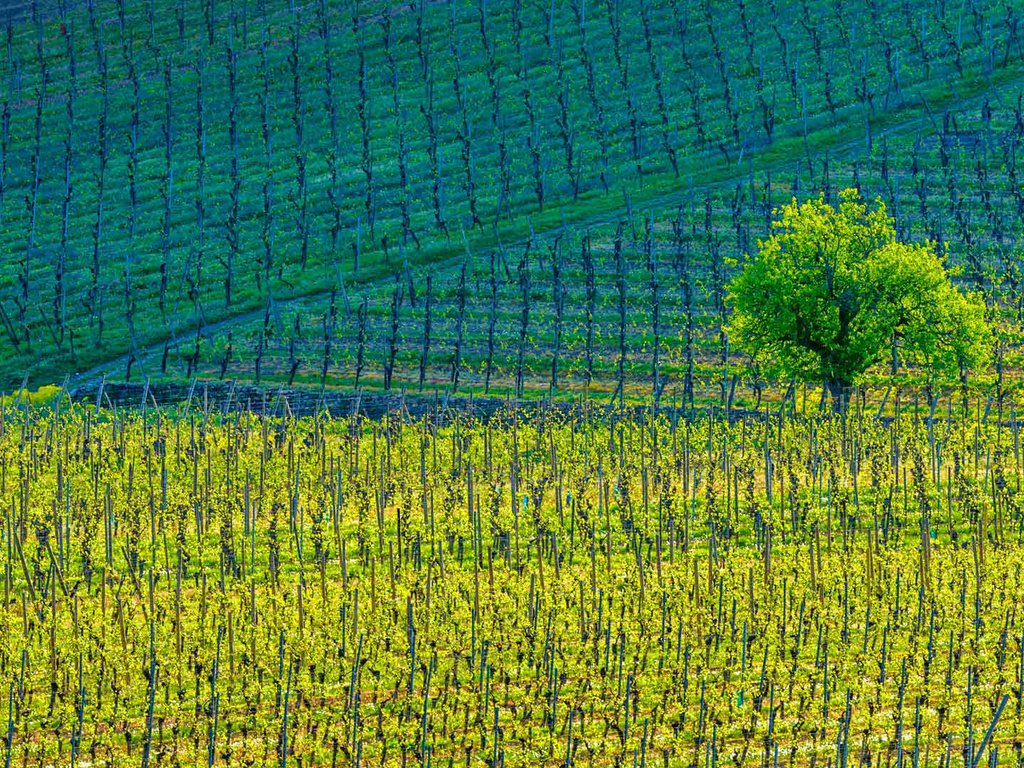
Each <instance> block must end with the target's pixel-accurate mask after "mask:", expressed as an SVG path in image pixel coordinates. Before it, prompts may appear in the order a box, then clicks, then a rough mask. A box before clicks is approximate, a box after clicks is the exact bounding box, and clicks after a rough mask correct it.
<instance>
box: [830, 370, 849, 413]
mask: <svg viewBox="0 0 1024 768" xmlns="http://www.w3.org/2000/svg"><path fill="white" fill-rule="evenodd" d="M849 387H850V384H849V382H845V381H840V380H839V379H833V378H828V379H825V391H826V392H827V393H828V397H829V400H830V401H831V403H832V413H835V414H840V413H842V412H843V409H844V408H845V407H846V392H847V391H848V390H849Z"/></svg>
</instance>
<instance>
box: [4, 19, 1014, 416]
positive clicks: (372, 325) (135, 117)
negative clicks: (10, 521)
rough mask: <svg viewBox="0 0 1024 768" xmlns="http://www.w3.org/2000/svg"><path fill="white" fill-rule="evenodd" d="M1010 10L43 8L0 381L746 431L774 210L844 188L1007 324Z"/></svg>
mask: <svg viewBox="0 0 1024 768" xmlns="http://www.w3.org/2000/svg"><path fill="white" fill-rule="evenodd" d="M1018 10H1019V9H1018V8H1017V7H1016V6H1015V4H1014V3H1011V2H991V3H984V2H976V3H971V4H969V5H967V6H964V5H961V4H955V3H948V2H929V3H915V4H913V5H911V4H908V3H896V2H888V1H887V0H881V1H879V2H860V1H857V2H831V1H830V2H817V1H816V0H805V2H802V3H796V2H792V3H791V2H781V3H780V2H770V3H744V2H741V1H739V2H735V3H729V2H724V3H718V2H716V3H700V2H682V1H681V0H679V1H675V2H659V3H655V2H639V3H621V2H619V3H616V2H610V1H609V2H593V1H591V2H589V3H582V2H580V1H579V0H575V1H574V2H565V3H562V2H559V3H550V4H548V3H533V2H528V3H524V2H500V3H497V2H491V3H487V2H484V0H480V1H479V2H451V3H425V2H419V3H411V4H407V5H402V4H385V3H375V2H361V3H358V4H355V3H348V2H346V3H336V2H330V3H328V2H323V3H317V2H313V3H309V4H297V3H295V2H291V3H288V4H285V3H270V2H255V1H254V0H235V1H234V2H230V3H229V2H225V1H224V0H209V2H204V3H200V2H192V1H191V0H190V1H189V2H180V3H179V2H177V1H176V0H168V2H166V3H163V4H161V3H155V2H143V1H141V0H140V2H134V3H129V2H126V3H113V2H107V0H98V1H97V2H93V3H90V4H86V3H73V2H66V3H65V2H61V3H54V2H50V1H49V0H47V1H46V2H42V1H41V2H39V3H38V4H37V6H33V5H27V6H26V8H25V9H23V10H22V11H21V12H13V13H12V14H10V18H9V20H8V22H7V34H6V41H7V42H6V55H0V70H2V78H3V82H4V92H3V102H4V103H3V121H2V128H3V130H2V147H0V149H2V153H0V214H2V222H3V226H2V238H3V240H2V242H3V256H2V258H3V263H4V269H3V271H2V273H0V308H2V310H3V312H2V313H0V321H2V326H3V329H2V332H0V374H2V383H3V385H4V386H5V387H6V388H7V389H11V388H14V387H17V386H19V385H20V384H21V383H22V381H23V380H24V379H25V377H26V376H27V379H28V384H29V386H30V387H36V386H40V385H43V384H48V383H55V384H60V383H61V382H62V381H63V380H64V377H65V376H68V375H70V376H71V378H72V383H73V384H76V385H77V384H82V383H88V382H90V381H95V380H96V379H98V378H99V377H100V376H102V375H107V376H108V377H109V378H110V379H111V380H113V379H117V380H124V379H128V380H130V381H134V382H138V383H140V384H142V383H143V382H145V380H147V379H149V380H150V381H152V382H154V383H156V382H159V381H162V380H163V381H188V380H191V379H193V378H195V377H200V378H203V377H207V378H225V379H227V380H240V381H250V382H258V383H260V384H261V385H270V386H273V387H279V386H281V385H292V386H296V387H299V386H309V387H313V388H318V389H319V388H320V387H322V386H325V387H329V388H335V387H342V388H351V387H352V386H353V385H356V384H358V386H360V387H363V388H388V387H390V388H393V389H399V388H405V389H408V390H417V389H419V388H421V387H422V388H424V389H427V390H430V391H437V390H440V391H451V390H454V389H457V390H460V391H473V392H480V391H482V390H484V389H487V390H489V391H490V392H492V393H498V394H507V393H510V392H515V391H517V390H519V391H521V392H522V393H523V394H524V395H525V394H529V393H531V392H533V393H540V392H548V391H551V390H555V391H556V392H566V391H567V390H571V389H575V388H578V387H580V386H581V385H583V384H585V383H589V384H590V385H591V388H592V389H593V390H596V391H603V392H605V393H607V394H611V393H614V392H615V391H616V390H617V389H618V388H619V386H620V382H621V383H622V385H623V390H624V392H625V394H627V395H629V396H639V395H646V394H650V393H651V392H658V393H661V394H662V396H663V397H670V396H675V397H677V398H679V399H689V398H690V397H691V396H695V397H696V398H698V399H700V398H707V397H715V398H717V397H721V393H722V391H723V390H725V391H726V393H727V394H728V391H732V392H733V394H734V396H735V398H736V399H737V400H739V401H751V402H753V401H755V400H756V392H755V391H754V388H755V387H756V386H757V385H758V383H759V382H758V380H757V376H756V372H753V371H751V370H749V368H748V367H747V366H746V364H745V362H744V361H743V360H742V359H740V358H739V357H737V356H736V355H734V354H733V353H732V350H730V349H729V348H728V346H727V339H726V337H725V336H724V334H721V333H720V321H721V317H722V313H723V305H722V296H723V293H724V285H725V283H726V281H727V280H728V278H729V277H730V276H731V274H732V273H733V272H734V270H735V263H736V260H737V259H741V258H742V256H743V255H744V254H745V253H749V252H751V251H752V250H753V248H754V246H755V243H756V240H757V239H758V238H759V237H763V236H765V234H766V233H767V232H768V230H769V225H770V219H771V210H772V208H773V206H776V205H778V204H779V203H780V202H785V201H787V200H788V199H789V198H790V197H791V196H793V195H797V196H804V195H808V194H812V195H813V194H816V193H818V192H819V191H821V192H823V193H824V194H825V195H826V197H828V198H830V199H832V198H833V197H834V195H835V193H836V192H837V190H838V189H840V188H842V187H844V186H850V185H857V186H859V187H860V188H861V189H862V190H863V192H864V195H865V196H866V197H868V198H874V197H876V196H877V197H879V198H881V199H882V200H883V201H885V202H886V204H887V206H888V208H889V212H890V213H891V214H892V215H893V216H894V217H895V219H896V222H897V227H898V230H899V231H900V233H901V234H902V235H904V236H906V237H909V238H912V239H924V238H930V239H934V240H937V241H939V242H941V243H943V244H944V246H943V247H944V248H947V249H948V254H949V262H950V264H951V265H953V266H956V267H959V268H960V269H961V277H960V279H961V280H962V281H964V282H965V283H967V284H969V285H972V286H976V287H978V288H981V289H982V290H984V291H986V292H987V293H988V294H989V296H990V297H991V303H992V306H993V308H994V311H995V312H996V313H997V314H1000V315H1006V316H1008V317H1009V316H1012V315H1014V314H1015V312H1016V309H1017V304H1018V301H1017V300H1016V299H1015V298H1014V297H1013V295H1010V294H1014V295H1016V287H1017V284H1018V281H1019V280H1020V279H1021V271H1020V250H1019V247H1018V245H1017V243H1018V241H1019V237H1020V233H1021V231H1022V229H1024V195H1022V192H1021V183H1020V181H1019V180H1018V178H1017V175H1016V157H1017V153H1018V152H1017V150H1018V145H1020V143H1021V142H1022V140H1024V117H1022V114H1021V102H1020V93H1021V84H1022V82H1024V80H1022V78H1024V30H1022V29H1021V27H1022V24H1021V22H1020V20H1019V17H1018V15H1017V14H1018ZM0 53H2V52H0ZM585 251H586V252H589V254H590V255H589V259H588V257H587V256H585V255H584V252H585ZM463 276H464V277H463ZM428 277H429V278H430V281H429V282H428ZM620 289H621V290H620ZM1010 346H1011V347H1012V346H1013V345H1012V344H1010ZM730 359H731V362H729V361H730ZM734 379H735V381H734ZM723 381H724V384H723Z"/></svg>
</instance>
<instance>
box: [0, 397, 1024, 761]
mask: <svg viewBox="0 0 1024 768" xmlns="http://www.w3.org/2000/svg"><path fill="white" fill-rule="evenodd" d="M975 405H976V404H961V403H952V402H951V403H949V404H948V408H946V409H945V410H946V413H945V414H944V415H943V416H942V417H941V418H936V419H934V420H927V419H923V418H919V417H918V415H917V414H915V411H914V408H915V405H914V404H911V403H903V404H900V407H899V408H898V409H897V416H896V417H895V418H894V419H892V420H888V421H885V422H882V421H878V420H876V419H874V418H873V417H872V416H871V415H870V414H864V413H853V412H852V411H851V414H850V415H849V417H848V418H847V419H846V420H840V419H836V418H831V417H820V416H815V415H806V416H804V415H801V414H800V413H787V414H778V415H776V416H773V417H772V418H770V419H768V420H766V421H763V422H760V423H755V422H753V421H749V420H741V421H738V422H735V423H731V424H730V423H729V422H727V421H721V420H715V419H711V418H708V419H705V420H702V421H699V422H685V421H681V420H674V419H671V418H668V417H665V416H657V417H654V416H651V417H648V418H645V419H623V420H615V419H613V420H606V419H603V418H601V417H600V416H597V415H595V414H593V413H592V412H590V410H588V409H577V410H575V411H573V412H572V413H566V414H562V415H556V414H553V413H552V412H545V411H534V412H533V413H532V414H528V413H526V412H524V411H517V412H510V413H506V414H504V415H503V416H499V417H496V418H495V419H493V420H490V421H487V422H483V421H479V420H475V419H472V418H465V417H460V418H455V419H447V420H445V419H439V418H436V416H437V414H435V418H425V419H422V420H419V421H409V420H403V419H384V420H380V421H365V420H360V419H358V418H357V419H352V420H339V419H334V420H329V419H302V420H292V419H270V418H264V419H260V418H256V417H252V416H249V415H241V414H235V415H223V414H219V413H218V412H216V411H203V410H202V409H199V408H192V409H191V410H190V411H188V412H184V411H179V412H176V413H173V414H172V413H167V412H160V411H153V410H150V411H149V412H148V413H145V414H142V413H140V412H134V413H120V412H108V411H96V410H95V409H93V408H91V407H90V408H84V407H82V406H72V405H69V404H68V403H67V401H64V403H63V408H60V407H54V408H47V409H38V408H28V407H25V408H20V409H15V410H14V411H13V412H12V411H11V410H8V411H7V412H6V413H5V414H4V419H3V421H2V424H3V435H2V436H0V446H2V454H0V456H2V459H0V460H2V465H0V483H2V484H3V489H2V490H3V492H4V494H5V496H6V497H9V498H10V500H11V503H10V506H9V508H7V509H5V514H4V545H5V546H4V550H5V552H4V595H5V606H6V609H5V610H4V611H3V612H2V613H0V621H2V622H3V633H2V635H0V636H2V637H3V643H2V646H0V675H2V677H3V679H4V680H5V681H6V687H7V691H6V693H7V695H6V697H5V699H6V704H7V707H6V709H5V710H4V711H5V712H6V716H7V727H6V730H5V733H6V734H7V741H6V764H7V765H14V766H17V765H28V766H36V765H54V764H64V765H66V764H71V765H88V764H108V765H109V764H117V765H121V764H128V763H133V762H141V763H142V764H143V765H158V764H166V765H199V764H207V765H214V764H223V765H254V764H260V765H262V764H271V763H272V764H275V765H276V764H280V765H286V764H289V765H303V764H304V765H328V764H330V765H367V766H369V765H400V764H401V765H427V764H432V765H448V764H451V765H464V764H465V765H470V764H482V763H484V764H489V765H495V766H497V765H509V766H512V765H540V764H543V765H569V764H573V765H625V764H636V765H646V764H648V763H649V764H651V765H707V766H714V765H719V764H721V765H727V764H728V765H732V764H735V765H744V764H751V763H753V764H761V765H764V764H771V765H777V764H780V763H781V764H783V765H806V764H808V763H809V764H812V765H813V764H820V765H833V766H839V765H851V764H859V765H860V764H863V765H883V764H884V765H887V766H888V765H901V764H906V765H910V764H911V761H913V764H921V765H938V766H950V765H960V764H961V763H963V764H964V765H970V766H973V765H979V764H981V762H982V761H983V762H984V764H986V765H1003V764H1006V765H1013V764H1017V765H1019V764H1020V760H1021V743H1022V735H1024V734H1022V730H1024V729H1022V726H1024V721H1022V712H1021V692H1022V690H1024V687H1022V686H1024V677H1022V675H1024V655H1022V641H1024V629H1022V625H1021V620H1020V619H1021V614H1020V610H1019V602H1020V600H1019V598H1020V595H1021V594H1022V589H1024V585H1022V584H1021V565H1022V561H1021V558H1020V551H1021V545H1022V542H1024V513H1022V505H1021V490H1020V476H1021V459H1022V456H1021V444H1020V432H1019V430H1018V429H1017V427H1015V426H1014V427H1006V426H1005V425H1004V424H1003V423H1002V422H999V421H998V420H996V419H995V418H993V419H990V420H982V419H981V418H980V417H979V415H978V414H977V413H976V412H975Z"/></svg>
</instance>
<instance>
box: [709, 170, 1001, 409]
mask: <svg viewBox="0 0 1024 768" xmlns="http://www.w3.org/2000/svg"><path fill="white" fill-rule="evenodd" d="M839 197H840V201H839V205H838V207H837V208H833V207H832V206H831V205H829V204H828V203H827V202H825V199H824V196H819V197H818V198H817V199H812V200H807V201H805V202H803V203H798V202H797V201H796V199H795V198H794V199H793V201H792V202H791V203H789V204H788V205H786V206H784V207H783V208H782V209H781V210H780V211H778V212H777V219H776V221H774V222H773V225H774V227H775V230H776V231H775V232H774V233H773V234H772V236H771V237H770V238H768V239H767V240H761V241H758V248H757V253H756V255H754V256H749V255H748V256H747V258H746V259H745V261H744V264H743V270H742V271H741V272H740V273H739V274H738V275H737V276H736V277H735V278H734V279H733V281H732V282H731V283H730V286H729V294H728V301H729V304H730V306H731V308H732V316H731V320H730V326H729V331H730V335H731V339H732V340H733V342H735V343H736V344H737V345H738V346H739V347H740V348H741V349H743V350H745V351H746V352H747V353H748V354H750V355H751V357H753V358H754V359H755V361H757V362H758V363H759V364H761V365H763V366H765V368H766V369H767V370H768V371H769V372H771V373H775V374H778V375H782V376H784V377H786V378H795V379H797V380H800V381H805V382H808V383H814V384H818V383H820V384H823V385H824V386H825V387H826V388H827V389H828V391H829V392H830V393H831V395H832V397H833V401H834V402H836V403H838V402H839V399H840V397H841V393H842V392H843V391H844V390H845V389H847V388H848V387H851V386H853V385H856V384H858V383H859V382H860V380H861V378H862V376H863V374H864V373H865V371H867V370H868V369H869V368H871V367H872V366H874V365H878V364H880V363H883V362H885V361H887V360H888V361H890V362H891V364H892V365H893V366H894V367H895V366H896V365H897V363H898V362H903V363H909V364H911V365H915V366H920V367H921V368H922V369H923V370H924V371H925V372H926V373H927V376H928V380H929V382H930V383H938V382H941V381H943V380H948V379H953V378H955V377H957V376H958V375H959V374H961V373H962V372H964V371H966V370H968V369H972V368H977V367H981V366H984V365H986V364H987V362H988V359H989V355H990V349H991V332H990V330H989V328H988V325H987V323H986V320H985V303H984V301H983V300H982V298H981V297H980V296H979V295H978V294H975V293H969V292H963V291H961V290H959V289H958V288H957V287H956V286H955V285H953V284H952V283H951V282H950V278H949V275H948V274H947V271H946V269H945V267H944V265H943V259H942V258H941V257H940V256H939V254H938V252H937V249H936V246H935V244H934V243H907V242H900V241H899V240H898V239H897V237H896V231H895V229H894V227H893V222H892V219H890V218H889V216H888V215H887V213H886V210H885V205H884V204H883V203H882V202H881V201H876V203H875V205H874V207H873V208H872V209H871V210H868V206H867V205H866V204H865V203H863V202H862V201H861V199H860V196H859V194H858V192H857V191H856V190H853V189H847V190H844V191H843V192H841V193H840V196H839Z"/></svg>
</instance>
